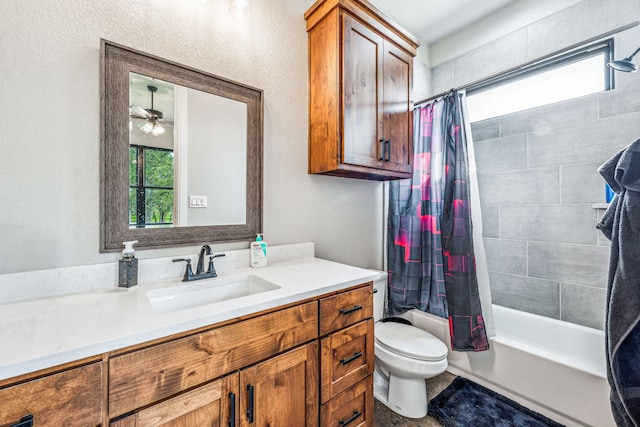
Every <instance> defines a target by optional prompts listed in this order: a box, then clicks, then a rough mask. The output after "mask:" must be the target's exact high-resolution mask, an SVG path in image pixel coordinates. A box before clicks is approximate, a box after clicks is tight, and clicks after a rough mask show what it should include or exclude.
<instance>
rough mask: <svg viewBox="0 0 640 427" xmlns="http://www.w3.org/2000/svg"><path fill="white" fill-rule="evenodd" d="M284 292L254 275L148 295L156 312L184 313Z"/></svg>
mask: <svg viewBox="0 0 640 427" xmlns="http://www.w3.org/2000/svg"><path fill="white" fill-rule="evenodd" d="M276 289H280V286H278V285H276V284H274V283H271V282H269V281H268V280H264V279H262V278H260V277H258V276H254V275H253V274H248V275H245V276H236V277H229V278H216V279H209V280H204V281H202V282H193V283H185V284H184V285H180V286H173V287H171V288H164V289H156V290H153V291H148V292H147V297H148V298H149V301H150V302H151V306H152V307H153V310H154V311H156V312H157V313H166V312H170V311H176V310H183V309H185V308H192V307H198V306H201V305H207V304H212V303H216V302H223V301H229V300H235V299H238V298H243V297H248V296H251V295H255V294H260V293H263V292H268V291H273V290H276Z"/></svg>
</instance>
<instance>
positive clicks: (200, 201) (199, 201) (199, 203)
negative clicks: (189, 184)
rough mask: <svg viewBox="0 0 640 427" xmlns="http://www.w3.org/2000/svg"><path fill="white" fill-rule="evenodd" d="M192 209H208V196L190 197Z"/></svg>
mask: <svg viewBox="0 0 640 427" xmlns="http://www.w3.org/2000/svg"><path fill="white" fill-rule="evenodd" d="M189 207H190V208H206V207H207V196H189Z"/></svg>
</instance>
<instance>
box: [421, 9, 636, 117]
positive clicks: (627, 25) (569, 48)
mask: <svg viewBox="0 0 640 427" xmlns="http://www.w3.org/2000/svg"><path fill="white" fill-rule="evenodd" d="M638 24H640V20H635V21H633V22H631V23H629V24H626V25H623V26H621V27H618V28H615V29H613V30H611V31H607V32H606V33H602V34H600V35H598V36H595V37H591V38H590V39H587V40H584V41H581V42H580V43H575V44H573V45H571V46H569V47H567V48H565V49H561V50H557V51H555V52H552V53H550V54H548V55H545V56H542V57H540V58H538V59H535V60H533V61H528V62H525V63H523V64H520V65H516V66H515V67H511V68H507V69H506V70H503V71H500V72H498V73H494V74H491V75H489V76H488V77H483V78H481V79H478V80H474V81H472V82H471V83H467V84H465V85H462V86H460V87H458V88H451V89H449V90H447V91H445V92H441V93H439V94H437V95H433V96H430V97H429V98H425V99H422V100H420V101H418V102H416V103H414V104H413V106H414V107H416V106H418V105H420V104H424V103H426V102H429V101H433V100H434V99H438V98H440V97H442V96H445V95H446V94H448V93H449V92H452V91H454V90H464V89H468V88H470V87H473V86H477V85H480V84H483V83H486V82H488V81H490V80H492V79H495V78H496V77H499V76H501V75H503V74H506V73H511V72H514V71H518V70H519V69H521V68H524V67H528V66H529V65H532V64H535V63H536V62H540V61H544V60H546V59H549V58H553V57H554V56H556V55H559V54H561V53H564V52H567V51H570V50H573V49H576V48H578V47H580V46H583V45H585V44H589V43H592V42H596V41H598V40H600V39H604V38H605V37H609V36H611V35H614V34H617V33H620V32H622V31H626V30H628V29H630V28H633V27H637V26H638Z"/></svg>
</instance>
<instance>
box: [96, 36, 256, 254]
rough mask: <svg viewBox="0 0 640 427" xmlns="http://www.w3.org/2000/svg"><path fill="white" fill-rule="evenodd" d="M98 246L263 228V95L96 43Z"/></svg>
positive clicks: (168, 242) (229, 235)
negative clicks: (99, 135) (98, 85)
mask: <svg viewBox="0 0 640 427" xmlns="http://www.w3.org/2000/svg"><path fill="white" fill-rule="evenodd" d="M101 63H102V73H101V79H102V85H101V87H102V93H101V101H102V103H101V111H102V124H101V132H102V138H101V141H102V146H101V158H102V160H101V161H102V167H101V180H100V182H101V187H100V194H101V212H100V214H101V232H100V250H101V251H103V252H110V251H118V250H122V242H124V241H131V240H138V243H137V244H136V247H138V248H141V249H142V248H161V247H168V246H176V245H188V244H200V243H205V242H206V243H211V242H228V241H239V240H251V239H253V238H255V235H256V234H257V233H260V232H261V231H262V230H261V229H262V137H263V130H262V126H263V100H262V91H261V90H259V89H256V88H253V87H250V86H247V85H245V84H242V83H237V82H234V81H231V80H228V79H225V78H221V77H218V76H215V75H212V74H209V73H207V72H204V71H200V70H197V69H194V68H191V67H188V66H184V65H181V64H177V63H175V62H172V61H169V60H166V59H162V58H158V57H155V56H152V55H149V54H147V53H144V52H140V51H136V50H134V49H131V48H128V47H125V46H121V45H118V44H115V43H112V42H108V41H106V40H102V48H101Z"/></svg>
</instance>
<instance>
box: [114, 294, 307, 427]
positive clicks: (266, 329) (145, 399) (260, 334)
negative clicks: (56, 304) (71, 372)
mask: <svg viewBox="0 0 640 427" xmlns="http://www.w3.org/2000/svg"><path fill="white" fill-rule="evenodd" d="M317 307H318V306H317V304H316V303H315V302H310V303H306V304H302V305H299V306H295V307H291V308H288V309H284V310H280V311H276V312H274V313H269V314H265V315H263V316H258V317H255V318H252V319H248V320H243V321H240V322H238V323H233V324H231V325H227V326H223V327H220V328H217V329H213V330H211V331H206V332H202V333H199V334H195V335H192V336H188V337H185V338H181V339H177V340H174V341H171V342H168V343H165V344H159V345H156V346H153V347H149V348H146V349H143V350H139V351H135V352H132V353H129V354H124V355H122V356H117V357H113V358H112V359H111V360H110V361H109V416H110V418H113V417H116V416H119V415H123V414H125V413H127V412H130V411H132V410H134V409H137V408H140V407H142V406H145V405H148V404H150V403H153V402H156V401H158V400H161V399H164V398H166V397H170V396H172V395H174V394H177V393H179V392H181V391H183V390H186V389H188V388H191V387H194V386H197V385H199V384H202V383H204V382H206V381H209V380H212V379H214V378H217V377H220V376H222V375H224V374H226V373H228V372H231V371H233V370H237V369H240V368H243V367H245V366H247V365H250V364H252V363H256V362H259V361H261V360H264V359H267V358H269V357H271V356H273V355H275V354H277V353H280V352H282V351H285V350H287V349H290V348H292V347H295V346H297V345H299V344H303V343H305V342H308V341H311V340H313V339H315V338H317V333H318V308H317Z"/></svg>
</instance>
